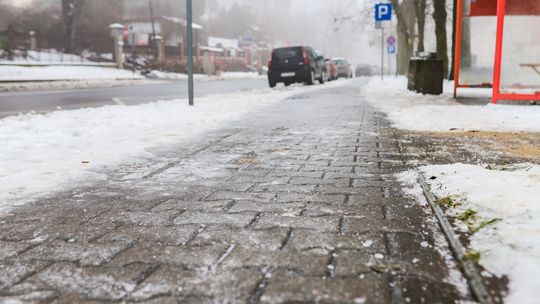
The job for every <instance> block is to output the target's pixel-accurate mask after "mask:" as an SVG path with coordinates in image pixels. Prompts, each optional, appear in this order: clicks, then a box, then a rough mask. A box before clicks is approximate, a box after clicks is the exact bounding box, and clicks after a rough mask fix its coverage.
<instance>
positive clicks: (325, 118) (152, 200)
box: [0, 82, 469, 303]
mask: <svg viewBox="0 0 540 304" xmlns="http://www.w3.org/2000/svg"><path fill="white" fill-rule="evenodd" d="M358 85H360V83H359V82H353V83H350V84H349V83H347V85H346V86H320V87H319V88H321V89H318V90H311V89H309V88H308V89H306V90H303V91H301V92H299V91H296V92H295V94H291V95H289V96H287V97H286V98H285V99H284V100H282V101H281V102H279V103H271V104H267V105H266V106H264V107H260V108H258V110H257V111H253V112H251V113H250V114H249V116H248V117H246V118H245V119H243V120H237V121H228V122H224V123H223V124H221V125H220V126H219V127H216V128H215V129H213V130H207V131H208V132H206V133H200V136H199V137H198V138H191V140H190V141H189V142H188V141H184V142H179V141H177V140H171V141H170V142H169V143H168V145H162V146H161V147H160V148H157V149H152V150H149V152H151V153H149V154H148V155H146V157H145V158H140V159H138V160H136V161H131V162H125V163H122V164H118V165H117V166H114V167H109V168H103V169H102V171H101V172H100V173H101V174H103V176H104V178H103V179H102V180H101V181H94V182H93V183H92V184H89V185H81V186H79V187H76V188H75V189H73V190H69V191H65V192H63V193H58V194H57V195H53V196H51V197H49V198H46V199H40V200H37V201H36V202H35V203H33V204H29V205H26V206H22V207H19V208H16V209H14V210H12V211H11V212H10V214H8V215H5V216H3V217H2V218H0V240H1V241H0V261H1V262H0V284H1V285H0V297H1V298H0V301H8V300H21V301H35V302H37V301H44V302H49V301H56V302H59V303H63V302H70V303H80V302H90V301H95V302H107V301H111V302H135V301H142V302H154V303H177V302H182V303H245V302H250V303H286V302H324V303H405V302H410V303H422V302H425V303H454V302H456V301H457V300H469V296H468V295H467V294H462V292H465V293H466V292H467V288H466V286H465V285H463V279H462V278H461V277H460V276H459V273H457V275H456V272H455V271H453V270H452V267H455V263H452V258H451V256H450V255H449V253H448V250H447V249H445V248H446V247H445V244H444V242H442V243H441V235H440V232H439V231H438V229H437V226H436V225H435V224H434V221H433V217H432V215H431V214H430V213H429V210H427V209H426V208H425V207H423V206H421V205H420V204H418V203H417V202H415V201H414V199H411V198H408V197H405V196H404V195H403V193H402V190H401V187H400V185H399V184H398V183H397V182H396V180H395V177H394V174H395V173H397V172H402V171H404V170H407V169H409V167H407V166H405V165H404V162H403V157H402V154H401V150H400V145H399V134H398V133H396V132H395V130H393V129H391V128H390V127H389V124H388V122H387V121H385V120H384V119H383V118H382V117H381V115H379V114H377V113H374V112H372V110H371V109H370V108H369V106H368V105H367V103H366V102H364V101H363V100H362V99H361V98H360V97H359V93H358ZM276 94H277V93H276Z"/></svg>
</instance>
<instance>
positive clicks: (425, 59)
mask: <svg viewBox="0 0 540 304" xmlns="http://www.w3.org/2000/svg"><path fill="white" fill-rule="evenodd" d="M443 80H444V75H443V61H442V60H441V59H438V58H437V54H436V53H418V54H417V55H416V56H415V57H413V58H411V60H410V62H409V75H408V83H407V87H408V89H409V90H411V91H415V92H418V93H422V94H431V95H440V94H442V93H443Z"/></svg>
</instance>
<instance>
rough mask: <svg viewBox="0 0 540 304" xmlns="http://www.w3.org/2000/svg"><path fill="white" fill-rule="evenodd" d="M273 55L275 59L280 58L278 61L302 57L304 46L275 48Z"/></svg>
mask: <svg viewBox="0 0 540 304" xmlns="http://www.w3.org/2000/svg"><path fill="white" fill-rule="evenodd" d="M272 56H273V57H274V59H278V61H281V60H284V59H291V58H302V48H299V47H292V48H282V49H275V50H274V53H273V55H272Z"/></svg>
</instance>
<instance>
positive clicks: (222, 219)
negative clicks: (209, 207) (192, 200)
mask: <svg viewBox="0 0 540 304" xmlns="http://www.w3.org/2000/svg"><path fill="white" fill-rule="evenodd" d="M255 215H256V213H255V212H246V213H237V214H236V213H235V214H232V213H204V212H199V211H186V212H184V213H182V214H181V215H179V216H178V217H177V218H175V219H174V224H175V225H188V224H205V225H210V224H224V225H231V226H240V227H242V226H247V225H248V224H249V223H250V222H251V221H253V219H254V218H255Z"/></svg>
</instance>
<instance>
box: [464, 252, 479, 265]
mask: <svg viewBox="0 0 540 304" xmlns="http://www.w3.org/2000/svg"><path fill="white" fill-rule="evenodd" d="M480 257H481V255H480V252H478V251H474V250H468V251H467V252H466V253H465V255H464V256H463V260H464V261H471V262H473V263H476V264H478V262H480Z"/></svg>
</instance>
